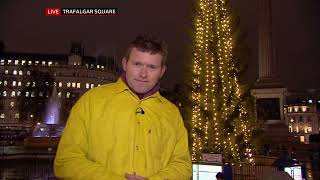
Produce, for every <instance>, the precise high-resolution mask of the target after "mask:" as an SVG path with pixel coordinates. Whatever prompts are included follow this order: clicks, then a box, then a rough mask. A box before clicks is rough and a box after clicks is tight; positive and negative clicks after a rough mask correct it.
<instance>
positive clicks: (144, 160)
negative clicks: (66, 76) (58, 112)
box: [54, 78, 192, 180]
mask: <svg viewBox="0 0 320 180" xmlns="http://www.w3.org/2000/svg"><path fill="white" fill-rule="evenodd" d="M54 172H55V175H56V176H57V177H60V178H63V179H84V180H125V176H124V174H125V173H131V174H133V173H136V174H137V175H140V176H144V177H147V178H148V179H149V180H165V179H168V180H189V179H190V177H191V173H192V170H191V160H190V155H189V150H188V138H187V131H186V129H185V127H184V124H183V121H182V118H181V115H180V113H179V110H178V108H177V107H176V106H175V105H173V104H172V103H171V102H169V101H168V100H167V99H165V98H164V97H162V96H161V95H160V94H159V92H157V93H155V94H154V95H152V96H149V97H147V98H144V99H143V100H140V99H139V98H138V96H137V95H136V94H134V93H133V92H132V91H131V90H130V89H129V88H128V87H127V86H126V84H125V83H124V82H123V81H122V80H121V78H120V79H119V80H118V81H117V82H116V83H111V84H107V85H103V86H100V87H97V88H94V89H92V90H90V91H88V92H87V93H85V94H84V95H83V96H82V97H81V98H80V99H79V101H78V102H77V103H76V104H75V105H74V107H73V108H72V111H71V113H70V116H69V119H68V121H67V124H66V127H65V130H64V133H63V135H62V137H61V140H60V143H59V146H58V150H57V154H56V158H55V162H54Z"/></svg>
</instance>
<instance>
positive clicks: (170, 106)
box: [159, 94, 179, 112]
mask: <svg viewBox="0 0 320 180" xmlns="http://www.w3.org/2000/svg"><path fill="white" fill-rule="evenodd" d="M159 99H160V100H161V102H162V104H163V106H164V107H165V108H166V109H168V110H170V111H172V112H177V111H179V108H178V107H177V106H176V105H175V104H174V103H172V102H171V101H170V100H168V99H167V98H165V97H164V96H162V95H161V94H159Z"/></svg>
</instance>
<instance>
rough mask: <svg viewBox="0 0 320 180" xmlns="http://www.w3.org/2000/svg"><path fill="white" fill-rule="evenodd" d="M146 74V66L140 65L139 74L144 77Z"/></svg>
mask: <svg viewBox="0 0 320 180" xmlns="http://www.w3.org/2000/svg"><path fill="white" fill-rule="evenodd" d="M147 75H148V71H147V66H142V68H141V69H140V76H141V77H143V78H146V77H147Z"/></svg>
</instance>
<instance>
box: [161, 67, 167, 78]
mask: <svg viewBox="0 0 320 180" xmlns="http://www.w3.org/2000/svg"><path fill="white" fill-rule="evenodd" d="M166 69H167V66H166V65H163V66H162V67H161V75H160V78H161V77H162V76H163V74H164V72H166Z"/></svg>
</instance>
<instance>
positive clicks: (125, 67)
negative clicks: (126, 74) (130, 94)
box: [122, 57, 128, 71]
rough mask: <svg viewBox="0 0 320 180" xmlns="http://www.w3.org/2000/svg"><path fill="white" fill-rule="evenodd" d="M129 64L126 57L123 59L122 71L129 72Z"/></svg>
mask: <svg viewBox="0 0 320 180" xmlns="http://www.w3.org/2000/svg"><path fill="white" fill-rule="evenodd" d="M127 62H128V59H127V58H125V57H123V58H122V69H123V70H124V71H127Z"/></svg>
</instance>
